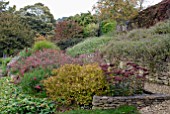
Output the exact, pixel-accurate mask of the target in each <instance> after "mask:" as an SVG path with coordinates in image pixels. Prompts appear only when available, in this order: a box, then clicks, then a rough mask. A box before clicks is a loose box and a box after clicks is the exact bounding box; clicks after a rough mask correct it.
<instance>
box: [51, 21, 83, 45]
mask: <svg viewBox="0 0 170 114" xmlns="http://www.w3.org/2000/svg"><path fill="white" fill-rule="evenodd" d="M82 31H83V29H82V27H81V26H79V24H78V23H76V22H75V21H68V20H64V21H61V22H58V23H57V24H56V29H55V33H56V35H55V38H54V39H53V40H54V41H57V42H58V41H63V40H65V39H69V38H81V37H82V35H81V32H82Z"/></svg>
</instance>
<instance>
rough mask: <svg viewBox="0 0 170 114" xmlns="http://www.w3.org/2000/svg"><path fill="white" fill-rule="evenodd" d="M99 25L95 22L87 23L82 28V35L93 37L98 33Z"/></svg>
mask: <svg viewBox="0 0 170 114" xmlns="http://www.w3.org/2000/svg"><path fill="white" fill-rule="evenodd" d="M98 30H99V25H98V24H95V23H91V24H88V25H87V26H86V27H85V28H84V29H83V36H84V37H95V36H97V35H98Z"/></svg>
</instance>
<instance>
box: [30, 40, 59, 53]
mask: <svg viewBox="0 0 170 114" xmlns="http://www.w3.org/2000/svg"><path fill="white" fill-rule="evenodd" d="M42 49H59V48H58V47H57V46H56V45H55V44H54V43H52V42H49V41H46V40H44V41H39V42H35V44H34V46H33V50H34V51H38V50H42Z"/></svg>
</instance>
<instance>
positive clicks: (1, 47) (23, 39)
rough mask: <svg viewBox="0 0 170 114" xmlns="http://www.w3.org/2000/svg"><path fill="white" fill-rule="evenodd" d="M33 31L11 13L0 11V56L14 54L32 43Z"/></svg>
mask: <svg viewBox="0 0 170 114" xmlns="http://www.w3.org/2000/svg"><path fill="white" fill-rule="evenodd" d="M33 41H34V32H33V31H32V30H31V29H30V28H29V26H28V25H27V24H25V23H24V22H22V20H21V18H20V17H18V16H16V15H14V14H13V13H9V12H3V13H0V56H2V54H3V53H5V54H7V55H11V54H16V53H17V52H18V51H19V50H21V49H23V48H25V47H29V46H31V45H32V44H33Z"/></svg>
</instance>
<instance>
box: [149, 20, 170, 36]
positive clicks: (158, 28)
mask: <svg viewBox="0 0 170 114" xmlns="http://www.w3.org/2000/svg"><path fill="white" fill-rule="evenodd" d="M150 29H153V32H154V33H156V34H170V20H166V21H164V22H159V23H157V24H156V25H155V26H153V27H151V28H150Z"/></svg>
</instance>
